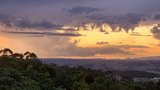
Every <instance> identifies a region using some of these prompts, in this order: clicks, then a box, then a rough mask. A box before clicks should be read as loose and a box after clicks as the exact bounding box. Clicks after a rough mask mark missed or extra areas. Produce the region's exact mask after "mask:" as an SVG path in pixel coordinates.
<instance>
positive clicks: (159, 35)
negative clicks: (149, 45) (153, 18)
mask: <svg viewBox="0 0 160 90" xmlns="http://www.w3.org/2000/svg"><path fill="white" fill-rule="evenodd" d="M151 32H152V33H153V36H154V37H155V38H156V39H158V40H160V29H159V27H158V26H154V27H153V28H152V29H151Z"/></svg>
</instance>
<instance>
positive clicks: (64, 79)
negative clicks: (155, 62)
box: [0, 49, 160, 90]
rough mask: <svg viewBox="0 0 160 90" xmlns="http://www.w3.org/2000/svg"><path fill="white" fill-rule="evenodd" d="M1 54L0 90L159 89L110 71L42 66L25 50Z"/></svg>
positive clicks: (2, 51) (158, 84) (159, 84)
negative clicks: (122, 77) (118, 79)
mask: <svg viewBox="0 0 160 90" xmlns="http://www.w3.org/2000/svg"><path fill="white" fill-rule="evenodd" d="M0 55H1V56H0V90H160V82H158V83H154V82H145V83H135V82H133V81H130V78H129V79H128V80H124V81H123V80H122V81H117V80H116V79H115V77H114V75H113V74H112V72H110V71H108V72H103V71H100V70H91V69H86V68H83V67H81V66H80V67H72V68H71V67H68V66H56V65H55V64H50V65H49V64H44V63H42V62H40V61H39V60H38V58H37V56H36V54H34V53H30V52H28V51H27V52H26V53H24V54H19V53H14V52H12V51H11V50H10V49H4V50H0Z"/></svg>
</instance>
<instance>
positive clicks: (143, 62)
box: [41, 57, 160, 74]
mask: <svg viewBox="0 0 160 90" xmlns="http://www.w3.org/2000/svg"><path fill="white" fill-rule="evenodd" d="M158 58H159V57H145V58H139V59H138V58H136V59H65V58H43V59H41V61H42V62H44V63H49V64H50V63H54V64H57V65H59V66H63V65H68V66H70V67H74V66H83V67H85V68H91V69H98V70H104V71H107V70H119V71H124V70H139V71H146V72H152V73H158V74H160V59H158Z"/></svg>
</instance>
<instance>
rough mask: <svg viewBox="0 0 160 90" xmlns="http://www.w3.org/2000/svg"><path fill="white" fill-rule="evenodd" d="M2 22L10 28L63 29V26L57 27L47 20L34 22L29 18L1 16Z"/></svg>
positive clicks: (0, 20)
mask: <svg viewBox="0 0 160 90" xmlns="http://www.w3.org/2000/svg"><path fill="white" fill-rule="evenodd" d="M0 22H1V23H3V24H4V25H6V26H8V27H18V28H30V29H32V28H36V29H61V28H62V26H63V25H56V24H54V23H52V22H50V21H48V20H46V19H44V20H42V21H32V20H30V19H29V18H27V17H14V16H11V15H6V14H2V13H1V14H0Z"/></svg>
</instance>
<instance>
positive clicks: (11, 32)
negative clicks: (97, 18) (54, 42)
mask: <svg viewBox="0 0 160 90" xmlns="http://www.w3.org/2000/svg"><path fill="white" fill-rule="evenodd" d="M1 32H5V33H10V34H24V35H41V36H82V35H81V34H78V33H58V32H57V33H53V32H24V31H23V32H19V31H1Z"/></svg>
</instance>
